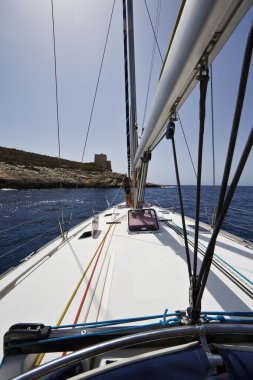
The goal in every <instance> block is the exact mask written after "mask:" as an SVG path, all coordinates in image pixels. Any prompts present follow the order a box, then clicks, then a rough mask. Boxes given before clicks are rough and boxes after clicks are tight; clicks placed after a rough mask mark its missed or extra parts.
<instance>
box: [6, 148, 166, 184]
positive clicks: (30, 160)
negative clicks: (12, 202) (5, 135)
mask: <svg viewBox="0 0 253 380" xmlns="http://www.w3.org/2000/svg"><path fill="white" fill-rule="evenodd" d="M124 177H125V176H124V174H119V173H114V172H112V171H110V170H105V169H102V168H101V167H98V166H97V165H95V164H94V163H93V162H89V163H81V162H76V161H70V160H66V159H61V160H60V168H59V159H58V158H56V157H50V156H45V155H41V154H37V153H30V152H24V151H22V150H18V149H12V148H5V147H0V189H4V188H8V189H50V188H57V187H60V186H62V187H64V188H75V187H76V186H77V184H78V187H80V188H81V187H101V188H103V187H107V188H109V187H120V186H122V185H123V179H124ZM147 186H150V187H160V186H157V185H152V184H148V185H147Z"/></svg>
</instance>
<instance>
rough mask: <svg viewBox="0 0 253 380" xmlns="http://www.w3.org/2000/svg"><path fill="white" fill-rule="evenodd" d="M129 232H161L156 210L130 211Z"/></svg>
mask: <svg viewBox="0 0 253 380" xmlns="http://www.w3.org/2000/svg"><path fill="white" fill-rule="evenodd" d="M128 230H129V232H154V231H158V230H159V224H158V221H157V216H156V212H155V210H154V209H152V208H149V209H140V210H129V211H128Z"/></svg>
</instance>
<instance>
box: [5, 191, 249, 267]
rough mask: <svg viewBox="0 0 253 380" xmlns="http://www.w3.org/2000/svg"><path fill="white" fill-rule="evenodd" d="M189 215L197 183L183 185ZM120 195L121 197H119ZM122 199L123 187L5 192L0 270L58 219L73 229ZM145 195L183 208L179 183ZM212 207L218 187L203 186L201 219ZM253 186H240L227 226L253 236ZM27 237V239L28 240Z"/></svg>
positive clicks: (51, 233)
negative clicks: (179, 203)
mask: <svg viewBox="0 0 253 380" xmlns="http://www.w3.org/2000/svg"><path fill="white" fill-rule="evenodd" d="M217 192H218V189H217ZM182 193H183V200H184V208H185V214H186V215H188V216H191V217H193V218H194V217H195V194H196V188H195V187H194V186H183V187H182ZM115 197H116V199H114V198H115ZM113 199H114V203H118V202H120V201H122V200H123V190H122V189H120V190H119V189H78V190H75V189H49V190H19V191H3V190H1V191H0V209H1V216H0V273H3V272H5V271H7V270H8V269H9V268H11V267H13V266H17V265H18V264H19V262H20V261H21V260H22V259H24V258H25V257H26V256H28V255H29V254H30V253H32V252H34V251H36V250H37V249H38V248H40V247H41V246H42V245H44V244H45V243H47V242H48V241H50V240H52V239H53V238H54V237H56V236H58V235H59V234H60V227H59V218H60V219H61V218H62V215H63V219H64V221H65V229H69V228H70V227H73V226H74V225H76V224H78V223H80V222H81V221H83V220H85V219H87V218H88V217H90V216H92V215H93V210H95V211H99V210H103V209H105V208H106V207H107V200H109V201H110V202H111V201H112V200H113ZM145 199H146V201H148V202H152V203H156V202H158V203H159V205H161V206H163V207H172V206H174V207H175V209H176V210H179V208H178V196H177V188H176V187H170V188H161V189H160V188H152V189H146V194H145ZM205 208H206V209H207V211H208V214H209V215H211V214H212V211H213V189H212V187H211V186H203V188H202V207H201V219H202V220H203V221H204V222H207V217H206V212H205ZM252 215H253V187H252V186H249V187H248V186H247V187H246V186H245V187H243V186H241V187H238V188H237V191H236V193H235V196H234V199H233V201H232V204H231V208H230V210H229V212H228V215H227V217H226V219H225V222H224V224H223V229H224V230H226V231H229V232H231V233H233V234H235V235H237V236H240V237H242V238H244V239H246V240H249V241H253V231H252ZM24 241H26V243H24Z"/></svg>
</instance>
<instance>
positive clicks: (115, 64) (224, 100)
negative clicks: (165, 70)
mask: <svg viewBox="0 0 253 380" xmlns="http://www.w3.org/2000/svg"><path fill="white" fill-rule="evenodd" d="M112 2H113V1H112V0H103V1H102V0H54V6H55V30H56V50H57V74H58V90H59V116H60V136H61V155H62V157H63V158H67V159H71V160H76V161H80V160H81V157H82V150H83V146H84V141H85V135H86V131H87V127H88V122H89V116H90V111H91V106H92V101H93V96H94V91H95V86H96V80H97V76H98V70H99V66H100V61H101V57H102V52H103V46H104V41H105V37H106V31H107V27H108V22H109V17H110V12H111V7H112ZM147 4H148V6H149V9H150V13H151V17H152V20H153V22H154V20H155V17H156V8H157V2H156V1H154V0H147ZM179 6H180V1H179V0H173V1H168V0H162V3H161V17H160V23H159V29H158V41H159V45H160V49H161V52H162V55H163V56H164V55H165V52H166V50H167V46H168V43H169V39H170V34H171V31H172V29H173V26H174V21H175V17H176V15H177V12H178V8H179ZM134 12H135V13H134V15H135V35H136V40H135V48H136V53H135V54H136V80H137V103H138V104H137V106H138V109H137V117H138V124H139V126H140V129H141V127H142V125H141V124H142V120H143V112H144V106H145V99H146V91H147V85H148V75H149V68H150V60H151V52H152V45H153V33H152V30H151V26H150V24H149V20H148V16H147V12H146V9H145V3H144V1H143V0H138V1H136V0H134ZM252 16H253V10H252V8H251V9H250V11H249V12H248V14H247V15H246V16H245V17H244V19H243V20H242V22H241V23H240V25H239V27H238V28H237V30H236V31H235V32H234V34H233V35H232V36H231V38H230V39H229V41H228V43H227V45H226V46H225V48H224V49H223V50H222V52H221V53H220V54H219V55H218V56H217V58H216V60H215V62H214V63H213V76H214V112H215V143H216V146H215V151H216V169H217V171H216V182H217V183H219V182H220V181H221V173H222V170H223V167H224V159H225V156H226V151H227V144H228V139H229V133H230V128H231V124H232V118H233V111H234V106H235V101H236V92H237V88H238V83H239V75H240V70H241V62H242V57H243V51H244V47H245V43H246V38H247V34H248V30H249V26H250V22H251V20H252V18H253V17H252ZM0 51H1V60H0V83H1V85H0V131H1V143H0V145H1V146H6V147H12V148H17V149H22V150H25V151H30V152H36V153H40V154H47V155H51V156H57V154H58V145H57V124H56V107H55V87H54V61H53V41H52V22H51V3H50V0H0ZM160 68H161V60H160V57H159V55H158V53H157V51H156V56H155V63H154V69H153V74H152V82H151V88H150V94H149V107H150V105H151V101H152V97H153V95H154V92H155V89H156V86H157V82H158V76H159V73H160ZM252 88H253V75H252V70H251V74H250V78H249V83H248V91H247V96H246V102H245V107H244V111H243V115H242V121H241V127H240V131H239V136H238V143H237V149H236V153H235V158H236V159H238V158H239V156H240V153H241V151H242V148H243V145H244V143H245V141H246V138H247V136H248V134H249V130H250V128H251V126H252V119H253V118H252ZM198 97H199V93H198V88H197V87H196V88H195V90H194V91H193V93H192V95H191V97H190V98H189V100H188V101H187V102H186V103H185V105H184V106H183V108H182V109H181V112H180V116H181V119H182V122H183V126H184V129H185V132H186V135H187V139H188V143H189V146H190V149H191V152H192V156H193V159H194V162H195V163H196V161H197V139H198V137H197V136H198ZM207 102H208V106H207V122H206V132H205V155H204V162H203V183H204V184H211V183H212V165H211V162H212V155H211V133H210V126H211V124H210V120H211V114H210V92H209V95H208V100H207ZM147 114H148V112H147ZM175 139H176V146H177V152H178V158H179V169H180V174H181V180H182V183H183V184H195V177H194V172H193V169H192V167H191V163H190V159H189V156H188V153H187V149H186V146H185V143H184V140H183V135H182V132H181V130H180V127H179V125H177V130H176V135H175ZM95 153H106V154H107V156H108V159H110V160H111V161H112V167H113V170H114V171H117V172H122V173H124V172H126V171H127V162H126V136H125V106H124V71H123V35H122V2H121V0H116V4H115V9H114V15H113V20H112V26H111V31H110V36H109V41H108V48H107V51H106V55H105V61H104V66H103V70H102V75H101V80H100V85H99V91H98V96H97V101H96V104H95V109H94V115H93V119H92V124H91V130H90V136H89V140H88V144H87V149H86V153H85V156H84V161H88V162H89V161H93V157H94V154H95ZM252 167H253V157H252V154H251V156H250V158H249V160H248V163H247V166H246V169H245V172H244V174H243V176H242V179H241V181H240V184H241V185H253V170H252ZM148 180H149V181H150V182H156V183H163V184H174V183H175V174H174V165H173V160H172V150H171V146H170V144H169V143H168V142H167V141H163V142H162V143H161V144H160V146H159V147H158V148H156V149H155V151H154V152H153V155H152V161H151V163H150V168H149V175H148Z"/></svg>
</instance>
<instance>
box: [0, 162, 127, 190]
mask: <svg viewBox="0 0 253 380" xmlns="http://www.w3.org/2000/svg"><path fill="white" fill-rule="evenodd" d="M123 178H124V175H123V174H118V173H113V172H111V171H109V170H105V171H85V170H82V169H67V168H61V169H59V168H48V167H41V166H30V167H29V168H28V167H26V166H25V165H17V164H16V165H14V164H6V163H4V162H0V188H15V189H28V188H29V189H38V188H53V187H60V182H61V183H62V186H63V187H76V185H77V184H78V187H118V186H120V185H122V181H123Z"/></svg>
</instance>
